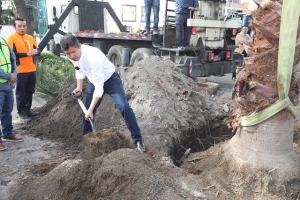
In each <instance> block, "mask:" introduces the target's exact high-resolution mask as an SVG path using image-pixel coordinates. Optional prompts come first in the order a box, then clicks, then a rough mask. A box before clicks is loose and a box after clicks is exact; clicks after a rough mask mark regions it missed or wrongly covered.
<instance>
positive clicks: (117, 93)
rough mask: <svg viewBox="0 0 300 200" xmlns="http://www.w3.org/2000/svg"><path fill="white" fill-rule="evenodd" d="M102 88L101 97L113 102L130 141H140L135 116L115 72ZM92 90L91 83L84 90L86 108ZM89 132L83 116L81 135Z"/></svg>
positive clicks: (90, 130)
mask: <svg viewBox="0 0 300 200" xmlns="http://www.w3.org/2000/svg"><path fill="white" fill-rule="evenodd" d="M103 88H104V94H103V96H104V95H105V94H108V95H109V96H110V97H111V98H112V99H113V101H114V102H115V104H116V106H117V108H118V110H119V112H120V113H121V115H122V116H123V118H124V120H125V122H126V125H127V128H128V129H129V131H130V133H131V138H132V140H134V141H138V140H141V139H142V136H141V130H140V128H139V126H138V123H137V120H136V117H135V114H134V112H133V110H132V108H131V107H130V105H129V103H128V101H127V98H126V95H125V92H124V88H123V84H122V81H121V78H120V76H119V74H118V73H116V72H115V73H114V74H113V75H112V77H111V78H110V79H109V80H107V81H106V82H105V83H104V87H103ZM94 90H95V86H94V85H93V84H92V83H89V85H88V87H87V90H86V100H85V107H86V108H89V107H90V105H91V102H92V99H93V94H94ZM103 96H102V97H101V99H100V100H99V101H98V103H97V104H96V106H95V108H94V110H93V114H94V116H95V114H96V110H97V108H98V107H99V106H100V104H101V101H102V99H103ZM103 114H105V113H103ZM89 132H92V127H91V124H90V123H89V121H87V120H85V118H84V115H83V126H82V133H83V135H85V134H87V133H89Z"/></svg>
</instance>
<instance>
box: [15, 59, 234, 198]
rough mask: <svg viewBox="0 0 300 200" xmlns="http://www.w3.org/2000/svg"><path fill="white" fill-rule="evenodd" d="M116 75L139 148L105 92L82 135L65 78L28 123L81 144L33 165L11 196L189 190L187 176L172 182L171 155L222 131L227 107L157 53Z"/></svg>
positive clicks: (177, 173) (165, 194)
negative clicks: (91, 128) (64, 156)
mask: <svg viewBox="0 0 300 200" xmlns="http://www.w3.org/2000/svg"><path fill="white" fill-rule="evenodd" d="M122 80H123V83H124V89H125V91H126V94H127V98H128V100H129V103H130V105H131V106H132V108H133V110H134V112H135V114H136V117H137V119H138V122H139V125H140V128H141V130H142V135H143V137H144V141H145V143H146V147H147V152H146V154H141V153H139V152H138V151H136V150H133V149H134V148H135V147H134V145H133V144H132V141H131V139H130V133H129V132H128V130H127V129H126V126H125V123H124V121H123V119H122V117H121V115H120V114H119V113H118V111H117V109H116V108H115V106H114V103H113V101H112V100H111V99H110V97H108V96H105V97H104V100H103V102H102V104H101V106H100V107H99V108H98V111H97V114H96V117H95V126H96V129H97V130H98V131H97V133H89V134H87V135H85V136H84V137H83V138H82V136H81V115H82V111H81V110H80V107H79V105H78V103H77V102H76V100H74V99H72V98H71V92H72V91H73V89H74V88H75V87H76V85H75V83H73V84H70V85H68V86H66V87H64V88H62V89H61V90H60V91H59V93H58V95H57V97H56V98H54V99H52V100H51V101H49V102H48V103H47V104H46V105H45V106H44V107H42V108H41V109H40V110H39V111H40V113H41V115H40V116H39V117H38V118H36V119H35V120H33V121H32V122H30V123H29V124H28V126H27V128H28V129H29V131H30V132H31V133H33V134H35V135H36V136H39V137H46V138H50V139H57V140H60V141H63V142H64V143H65V144H66V147H75V148H76V149H77V150H80V151H81V152H80V154H78V156H77V157H76V158H74V159H68V160H66V161H65V162H63V163H62V164H59V163H60V162H62V160H59V161H57V162H54V161H51V162H50V164H49V165H47V164H45V163H44V164H40V165H35V167H36V168H40V170H39V169H36V170H34V171H32V172H34V173H35V174H36V175H39V176H41V177H40V178H37V179H36V180H35V181H32V182H31V183H26V184H25V185H24V187H22V188H21V189H20V190H21V191H22V192H21V193H17V194H16V195H15V197H14V198H13V199H20V198H22V199H44V198H46V197H47V198H48V199H67V198H68V199H172V198H174V199H183V198H184V196H186V195H188V194H189V192H186V194H182V192H183V190H190V189H189V188H188V186H186V185H188V183H187V182H184V181H183V182H184V184H183V183H182V181H180V182H181V184H179V182H178V180H179V179H180V180H181V179H185V177H186V176H184V173H183V171H182V170H180V169H179V168H177V167H175V166H174V164H173V162H172V160H173V161H174V160H175V163H176V160H180V161H182V159H180V158H181V157H182V156H183V154H184V152H186V151H187V148H190V149H191V152H196V151H201V150H203V149H207V148H208V147H209V146H211V145H213V144H214V143H216V142H219V141H221V140H224V139H225V138H228V135H230V130H228V129H227V127H226V126H225V125H224V124H223V119H224V118H225V117H227V116H228V114H229V113H226V112H223V109H222V108H220V106H219V105H218V103H217V102H216V101H215V100H214V99H212V97H211V96H210V95H209V94H207V93H206V92H205V90H204V89H203V88H202V87H200V86H198V85H197V84H196V83H195V82H194V81H193V80H192V79H191V78H189V77H187V76H185V75H184V74H182V73H180V71H179V69H178V68H176V67H175V65H174V63H173V62H171V61H170V60H166V59H164V58H158V57H151V58H149V59H147V60H144V61H141V62H137V63H136V64H135V65H134V66H133V67H131V68H130V69H128V70H127V71H126V73H125V74H124V75H123V76H122ZM86 84H87V82H85V87H86ZM111 127H114V128H111ZM103 129H106V130H103ZM222 130H224V131H222ZM222 134H226V135H227V136H226V137H224V138H223V137H221V135H222ZM215 136H219V137H218V138H215ZM82 141H83V143H81V142H82ZM78 146H79V147H78ZM56 165H57V167H55V166H56ZM47 166H48V167H49V168H48V169H47ZM54 167H55V168H54ZM53 168H54V169H53ZM52 169H53V170H52ZM39 172H40V174H39ZM48 172H49V173H48ZM179 177H180V178H179ZM183 177H184V178H183ZM191 180H192V179H191ZM191 180H189V181H188V182H191ZM182 184H183V185H184V187H183V186H182ZM199 185H201V184H199ZM182 187H183V188H184V189H182ZM191 191H192V190H191ZM196 193H197V192H196ZM199 194H200V196H201V195H202V196H205V195H204V194H202V193H201V192H200V193H199ZM199 194H198V193H197V195H199ZM197 195H196V196H197ZM193 196H195V195H193Z"/></svg>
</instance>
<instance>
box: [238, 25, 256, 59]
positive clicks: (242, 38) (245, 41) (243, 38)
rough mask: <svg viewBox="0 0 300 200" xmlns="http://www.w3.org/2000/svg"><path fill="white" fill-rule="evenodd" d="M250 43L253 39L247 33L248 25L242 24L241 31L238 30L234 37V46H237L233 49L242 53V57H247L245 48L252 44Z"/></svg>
mask: <svg viewBox="0 0 300 200" xmlns="http://www.w3.org/2000/svg"><path fill="white" fill-rule="evenodd" d="M252 43H253V39H252V37H251V36H250V35H249V34H248V27H247V26H243V27H242V29H241V32H239V33H238V34H237V35H236V38H235V46H238V47H237V48H236V49H235V52H236V53H240V54H243V56H244V57H248V55H247V52H246V50H245V49H246V48H248V47H250V46H252Z"/></svg>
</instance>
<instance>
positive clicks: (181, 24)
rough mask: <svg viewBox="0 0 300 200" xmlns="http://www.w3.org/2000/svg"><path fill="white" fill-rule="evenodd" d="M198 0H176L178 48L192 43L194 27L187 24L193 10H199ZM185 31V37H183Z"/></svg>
mask: <svg viewBox="0 0 300 200" xmlns="http://www.w3.org/2000/svg"><path fill="white" fill-rule="evenodd" d="M198 10H199V3H198V0H176V5H175V13H176V21H175V22H176V42H177V47H178V49H184V47H186V46H188V45H189V43H190V37H191V33H192V28H191V27H188V26H187V20H188V19H189V18H190V16H191V13H190V12H191V11H198ZM182 31H183V37H182Z"/></svg>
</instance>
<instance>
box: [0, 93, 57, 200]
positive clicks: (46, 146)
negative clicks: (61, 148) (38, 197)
mask: <svg viewBox="0 0 300 200" xmlns="http://www.w3.org/2000/svg"><path fill="white" fill-rule="evenodd" d="M45 103H46V101H45V100H43V99H41V98H39V97H37V96H34V101H33V108H36V107H40V106H43V105H44V104H45ZM13 125H14V130H15V133H17V135H18V136H22V137H23V138H24V142H18V143H11V142H6V143H5V144H6V146H7V150H6V151H0V158H1V161H0V200H9V197H10V194H11V190H13V189H15V188H16V186H17V185H18V184H20V182H17V181H21V182H22V180H24V179H27V176H26V172H27V171H28V169H27V168H26V166H29V165H32V164H34V163H37V162H39V161H41V160H44V159H48V158H51V157H52V156H53V155H56V154H57V152H56V151H55V150H54V147H55V146H56V145H58V144H56V143H53V142H51V141H47V140H41V139H39V138H34V137H32V136H30V133H29V132H28V131H26V130H24V129H25V126H24V124H23V122H22V120H21V119H20V117H19V116H18V114H17V109H16V105H14V111H13ZM20 155H22V156H20Z"/></svg>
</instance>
